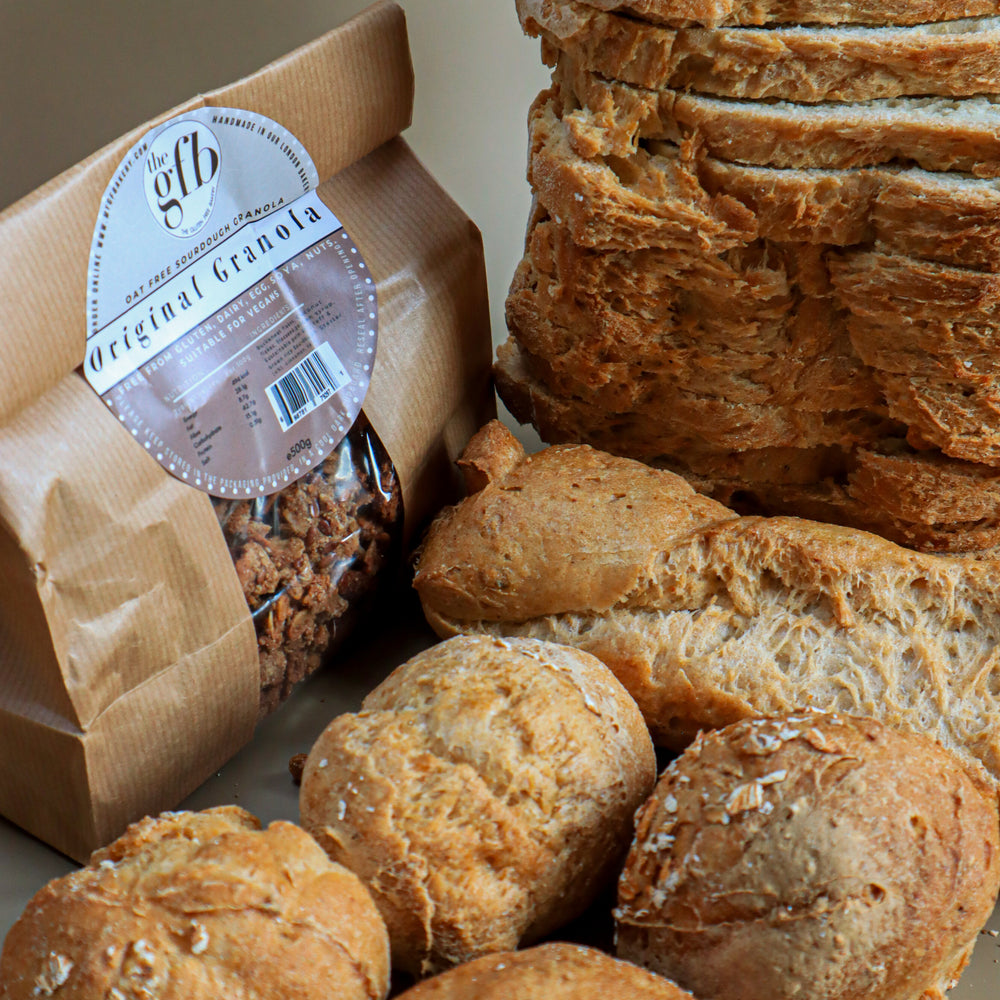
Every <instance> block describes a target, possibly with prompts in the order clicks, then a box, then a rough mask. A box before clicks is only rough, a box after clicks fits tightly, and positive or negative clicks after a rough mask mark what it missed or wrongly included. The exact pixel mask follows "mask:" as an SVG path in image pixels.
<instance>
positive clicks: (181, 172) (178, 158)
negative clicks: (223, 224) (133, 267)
mask: <svg viewBox="0 0 1000 1000" xmlns="http://www.w3.org/2000/svg"><path fill="white" fill-rule="evenodd" d="M220 160H221V157H220V152H219V140H218V139H216V138H215V136H214V135H213V134H212V132H211V131H210V130H209V129H207V128H206V127H205V126H204V125H202V124H201V123H200V122H193V121H186V122H175V123H174V124H173V125H170V126H168V127H167V128H165V129H164V130H163V131H162V132H161V133H160V134H159V135H158V136H157V137H156V138H155V139H154V140H153V143H152V145H151V146H150V149H149V155H148V156H147V157H146V167H145V175H144V177H143V188H144V189H145V192H146V203H147V204H148V205H149V210H150V211H151V212H152V213H153V215H154V217H155V218H156V220H157V222H159V223H160V225H161V226H162V227H163V228H164V229H165V230H166V231H167V232H168V233H170V234H171V235H172V236H181V237H188V236H194V234H195V233H197V232H198V231H199V230H200V229H201V228H202V226H204V225H205V223H206V222H208V218H209V216H210V215H211V214H212V208H213V207H214V206H215V192H216V190H217V188H218V186H219V164H220Z"/></svg>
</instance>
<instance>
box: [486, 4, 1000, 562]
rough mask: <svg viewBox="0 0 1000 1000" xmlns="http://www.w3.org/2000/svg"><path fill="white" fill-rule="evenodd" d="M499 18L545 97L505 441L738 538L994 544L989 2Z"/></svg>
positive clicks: (997, 229)
mask: <svg viewBox="0 0 1000 1000" xmlns="http://www.w3.org/2000/svg"><path fill="white" fill-rule="evenodd" d="M517 9H518V15H519V17H520V20H521V24H522V26H523V28H524V30H525V31H526V32H527V33H528V34H530V35H533V36H538V37H540V38H541V43H542V57H543V59H544V60H545V62H546V63H548V64H549V65H551V66H552V67H553V76H552V84H551V87H550V88H549V89H547V90H546V91H544V92H543V93H541V94H540V95H539V96H538V98H537V99H536V101H535V102H534V104H533V106H532V108H531V112H530V153H529V180H530V182H531V185H532V191H533V194H534V206H533V210H532V217H531V219H530V221H529V226H528V234H527V240H526V252H525V256H524V259H523V260H522V262H521V264H520V265H519V267H518V269H517V272H516V275H515V277H514V281H513V285H512V287H511V290H510V294H509V297H508V300H507V319H508V326H509V330H510V337H509V339H508V340H507V342H506V343H505V344H503V345H502V346H501V347H500V348H499V350H498V356H497V363H496V367H495V372H496V378H497V384H498V388H499V391H500V394H501V397H502V398H503V400H504V402H505V403H506V405H507V406H508V408H509V409H510V410H511V412H512V413H513V414H514V416H515V417H516V418H517V419H519V420H521V421H522V422H524V423H533V424H534V425H535V427H536V428H537V429H538V431H539V433H540V435H541V437H542V438H543V439H544V440H545V441H548V442H566V441H583V442H587V443H590V444H593V445H594V446H596V447H599V448H603V449H605V450H607V451H612V452H615V453H618V454H623V455H627V456H630V457H633V458H638V459H641V460H643V461H646V462H649V463H651V464H656V465H659V466H663V467H666V468H670V469H673V470H674V471H677V472H680V473H681V474H682V475H684V476H685V477H686V478H688V480H689V481H691V482H692V484H693V485H694V486H695V487H696V488H697V489H699V490H700V491H702V492H704V493H707V494H710V495H712V496H714V497H715V498H716V499H719V500H722V501H723V502H725V503H728V504H730V505H731V506H735V507H736V508H737V509H740V510H743V511H744V512H746V511H757V512H764V513H787V514H794V515H799V516H806V517H811V518H814V519H817V520H824V521H833V522H837V523H843V524H849V525H854V526H857V527H862V528H866V529H868V530H873V531H876V532H878V533H879V534H882V535H884V536H886V537H888V538H891V539H893V540H895V541H897V542H900V543H902V544H904V545H908V546H911V547H914V548H919V549H923V550H927V551H942V552H948V551H950V552H975V551H981V550H988V549H992V548H994V547H996V546H998V545H1000V3H998V2H997V0H933V2H930V0H831V2H820V0H586V2H578V0H517Z"/></svg>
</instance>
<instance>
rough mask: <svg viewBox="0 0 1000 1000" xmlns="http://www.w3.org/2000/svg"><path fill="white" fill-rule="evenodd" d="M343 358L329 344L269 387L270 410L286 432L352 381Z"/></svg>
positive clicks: (318, 349)
mask: <svg viewBox="0 0 1000 1000" xmlns="http://www.w3.org/2000/svg"><path fill="white" fill-rule="evenodd" d="M350 381H351V379H350V376H349V375H348V374H347V371H346V370H345V368H344V366H343V365H342V364H341V363H340V358H338V357H337V355H336V354H335V353H334V350H333V348H332V347H331V346H330V345H329V344H326V343H323V344H320V345H319V347H317V348H316V350H315V351H313V352H312V354H309V355H307V356H306V357H304V358H303V359H302V360H301V361H300V362H299V363H298V364H297V365H296V366H295V367H294V368H292V369H291V370H290V371H288V372H286V373H285V374H284V375H282V376H281V378H279V379H277V380H276V381H275V382H272V383H271V384H270V385H269V386H268V387H267V398H268V400H269V401H270V403H271V409H273V410H274V415H275V416H276V417H277V418H278V423H279V424H281V429H282V430H285V431H287V430H288V428H289V427H291V426H292V425H293V424H296V423H298V421H300V420H301V419H302V418H303V417H304V416H306V415H307V414H309V413H312V411H313V410H315V409H316V407H317V406H319V405H320V404H322V403H324V402H326V400H328V399H329V398H330V397H331V396H332V395H333V394H334V393H335V392H339V391H340V390H341V389H343V388H344V386H345V385H347V384H348V382H350Z"/></svg>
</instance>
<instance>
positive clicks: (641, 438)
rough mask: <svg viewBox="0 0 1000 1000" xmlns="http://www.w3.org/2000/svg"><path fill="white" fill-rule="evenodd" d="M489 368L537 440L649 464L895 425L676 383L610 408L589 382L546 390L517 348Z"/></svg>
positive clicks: (866, 438) (850, 440)
mask: <svg viewBox="0 0 1000 1000" xmlns="http://www.w3.org/2000/svg"><path fill="white" fill-rule="evenodd" d="M493 374H494V379H495V381H496V385H497V392H498V393H499V395H500V398H501V399H502V400H503V401H504V403H505V404H506V406H507V408H508V409H509V410H510V412H511V413H512V414H513V415H514V416H515V417H516V418H517V419H518V420H519V421H521V422H522V423H530V424H533V425H534V426H535V428H536V429H537V430H538V433H539V434H540V435H541V437H542V440H544V441H548V442H552V443H571V442H584V443H586V444H590V445H592V446H593V447H595V448H600V449H603V450H606V451H612V452H614V453H615V454H618V455H626V456H628V457H631V458H636V459H639V460H641V461H644V462H648V463H651V464H658V463H659V461H660V459H661V458H663V457H665V456H678V455H679V456H684V455H686V454H687V453H688V451H689V450H697V449H698V448H699V447H701V448H704V447H705V446H706V445H707V446H710V447H712V448H714V449H715V450H716V452H720V451H725V450H730V451H736V452H739V451H745V450H750V449H763V448H818V447H830V446H836V447H839V448H844V449H847V448H851V447H854V446H856V445H864V444H873V443H875V442H877V441H878V440H879V439H880V438H882V437H884V436H885V435H886V434H889V433H892V432H893V431H896V430H898V428H899V424H898V423H896V422H895V421H891V420H889V419H887V417H885V416H884V415H883V414H881V413H879V412H877V411H874V409H871V410H869V409H864V408H861V409H854V410H822V409H819V410H814V409H812V408H811V407H810V408H805V407H800V406H796V405H794V404H793V403H789V404H785V405H780V404H775V405H771V404H761V403H744V402H733V401H731V400H728V399H726V398H724V397H722V396H717V395H714V394H709V393H697V392H691V391H689V390H687V389H686V388H684V387H683V386H681V385H676V384H675V385H671V386H668V387H662V388H661V391H660V392H659V394H658V395H657V396H655V397H654V398H653V399H652V400H651V401H650V404H649V406H648V407H647V408H646V409H642V410H640V409H638V408H635V409H627V408H624V409H620V410H615V409H613V408H611V407H602V406H601V405H600V403H599V401H598V400H597V399H596V398H595V395H596V394H595V393H594V392H593V391H592V390H589V389H585V388H582V389H581V390H580V391H578V392H576V393H574V394H567V395H561V394H559V393H557V392H554V391H553V390H551V389H549V387H548V386H547V385H545V384H544V383H543V382H541V381H540V380H539V379H537V378H536V377H535V375H534V373H533V372H532V371H531V370H530V369H529V367H528V365H527V363H526V359H525V358H524V356H523V355H522V354H521V353H520V352H518V351H517V350H516V348H512V349H502V350H501V351H500V352H498V359H497V363H496V364H495V365H494V368H493Z"/></svg>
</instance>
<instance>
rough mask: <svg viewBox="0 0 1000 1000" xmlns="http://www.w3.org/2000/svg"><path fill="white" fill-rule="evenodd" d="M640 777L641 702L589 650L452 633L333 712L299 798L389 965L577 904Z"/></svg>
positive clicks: (418, 961)
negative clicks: (366, 891)
mask: <svg viewBox="0 0 1000 1000" xmlns="http://www.w3.org/2000/svg"><path fill="white" fill-rule="evenodd" d="M497 583H499V581H497ZM654 780H655V759H654V756H653V748H652V744H651V742H650V739H649V734H648V731H647V730H646V728H645V724H644V722H643V719H642V716H641V715H640V713H639V711H638V709H637V707H636V705H635V704H634V702H633V701H632V700H631V698H630V697H629V696H628V694H627V693H626V692H625V690H624V689H623V688H622V687H621V686H620V685H619V684H618V683H617V682H616V681H615V679H614V677H613V676H612V675H611V674H610V672H609V671H607V669H606V668H605V667H604V666H603V665H602V664H601V663H600V662H598V661H597V660H596V659H594V658H593V657H591V656H589V655H585V654H581V653H579V651H577V650H572V649H566V648H563V647H557V646H553V645H551V644H542V643H537V642H532V641H524V642H509V643H508V642H505V641H502V640H498V639H486V638H482V637H459V638H456V639H454V640H452V641H450V642H446V643H442V644H440V645H438V646H436V647H433V648H432V649H429V650H426V651H425V652H423V653H421V654H418V655H417V656H416V657H414V658H413V659H411V660H409V661H408V662H407V663H405V664H403V665H402V666H401V667H399V668H398V669H397V670H396V671H395V672H394V673H393V674H392V675H391V676H390V677H389V678H388V679H387V680H386V681H384V682H383V683H382V684H381V685H380V686H379V687H378V688H376V689H375V690H374V691H373V692H372V693H371V694H370V695H369V696H368V697H367V698H366V699H365V701H364V704H363V706H362V711H361V712H360V713H357V714H350V715H342V716H339V717H338V718H336V719H334V720H333V721H332V722H331V723H330V725H329V726H328V727H327V728H326V730H325V731H324V732H323V734H322V735H321V736H320V737H319V739H318V740H317V741H316V744H315V745H314V746H313V748H312V750H311V751H310V754H309V758H308V760H307V762H306V767H305V770H304V772H303V777H302V789H301V799H300V807H301V815H302V822H303V824H304V825H305V827H306V828H307V829H309V830H310V831H312V833H313V834H314V836H315V837H316V838H317V840H318V841H319V842H320V843H321V844H322V845H323V847H324V848H325V849H326V850H327V851H328V852H329V854H330V855H331V857H333V858H334V859H335V860H339V861H341V862H342V863H344V864H346V865H348V866H349V867H350V868H351V869H352V870H354V871H356V872H357V873H358V874H359V875H360V876H361V877H362V878H363V879H364V881H365V882H366V884H367V885H368V886H369V888H370V890H371V892H372V895H373V897H374V898H375V901H376V903H377V905H378V906H379V908H380V910H381V911H382V913H383V916H384V917H385V920H386V923H387V925H388V927H389V933H390V938H391V941H392V952H393V962H394V964H395V965H396V966H398V967H400V968H402V969H405V970H407V971H410V972H412V973H414V974H426V973H427V972H430V971H438V970H441V969H444V968H448V967H450V966H451V965H454V964H457V963H459V962H463V961H468V960H470V959H472V958H475V957H477V956H479V955H483V954H487V953H490V952H495V951H507V950H510V949H512V948H515V947H516V946H517V944H518V942H519V941H520V940H522V939H526V940H529V941H530V940H534V939H537V938H538V937H540V936H542V935H544V934H547V933H550V932H551V931H552V930H554V929H555V928H556V927H558V926H560V925H561V924H562V923H564V922H566V921H568V920H570V919H572V918H573V917H575V916H577V915H579V913H581V912H582V911H583V909H584V908H585V907H586V906H587V905H589V903H590V902H591V901H592V899H593V898H594V896H595V895H596V893H597V892H598V891H599V889H600V888H601V887H602V885H603V884H604V883H605V882H606V881H607V880H608V878H610V877H613V872H614V871H615V870H616V866H617V865H618V864H620V860H621V857H622V855H623V853H624V849H625V848H626V847H627V844H628V840H629V838H630V836H631V831H632V816H633V814H634V811H635V809H636V808H637V806H638V805H639V804H640V803H641V802H642V800H643V799H644V797H645V796H646V795H647V794H648V792H649V789H650V788H651V787H652V784H653V781H654Z"/></svg>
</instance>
